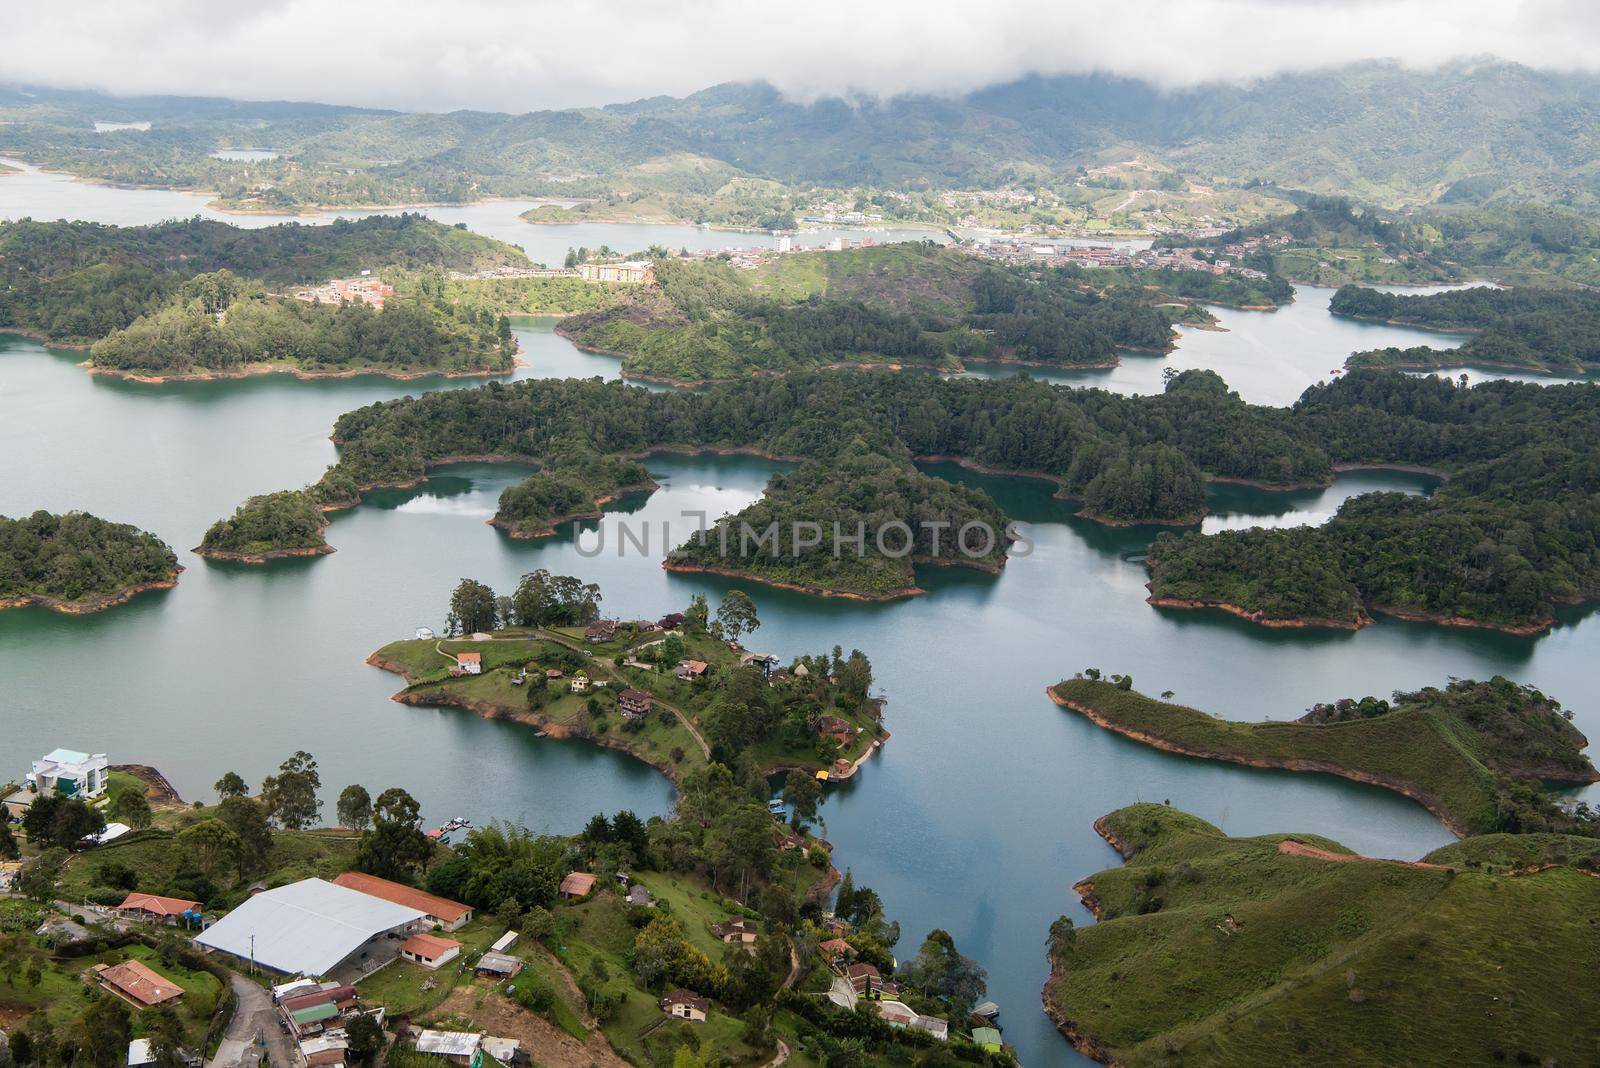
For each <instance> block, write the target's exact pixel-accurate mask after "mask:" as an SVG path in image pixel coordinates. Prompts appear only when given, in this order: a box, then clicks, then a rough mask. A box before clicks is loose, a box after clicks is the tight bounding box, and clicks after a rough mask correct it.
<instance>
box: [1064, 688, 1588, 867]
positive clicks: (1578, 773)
mask: <svg viewBox="0 0 1600 1068" xmlns="http://www.w3.org/2000/svg"><path fill="white" fill-rule="evenodd" d="M1085 674H1089V675H1092V676H1093V677H1088V678H1086V677H1083V675H1080V676H1078V677H1076V678H1071V679H1067V680H1065V681H1063V682H1059V683H1057V684H1056V685H1055V686H1052V687H1051V688H1050V691H1049V693H1050V699H1051V700H1053V701H1055V702H1056V704H1058V705H1061V706H1062V707H1063V708H1069V709H1072V710H1073V711H1075V712H1079V713H1081V714H1082V715H1084V716H1086V717H1088V718H1089V719H1090V720H1092V721H1093V722H1094V723H1096V724H1098V725H1099V726H1101V727H1104V728H1106V729H1107V730H1109V731H1113V732H1115V733H1117V734H1121V735H1123V736H1124V737H1126V738H1131V739H1133V740H1134V741H1137V742H1143V743H1144V744H1146V745H1151V746H1154V747H1155V748H1157V749H1163V750H1166V751H1168V752H1173V753H1183V754H1185V755H1187V756H1194V757H1202V758H1205V759H1208V760H1223V761H1227V762H1229V763H1233V764H1245V765H1249V766H1251V767H1258V768H1284V769H1287V770H1290V771H1316V772H1325V773H1327V774H1330V775H1338V776H1340V777H1342V778H1346V779H1353V780H1355V781H1357V782H1364V783H1371V784H1374V785H1377V786H1382V787H1385V788H1386V789H1390V790H1394V791H1395V792H1397V793H1400V794H1404V795H1405V796H1406V797H1409V798H1411V799H1412V800H1414V801H1416V802H1417V803H1419V804H1421V805H1423V806H1425V807H1426V808H1427V809H1428V810H1429V811H1430V812H1432V813H1433V814H1434V815H1436V816H1438V817H1439V819H1440V820H1441V821H1442V822H1443V823H1444V824H1445V826H1447V827H1449V828H1450V829H1451V830H1452V831H1454V832H1455V833H1456V834H1457V835H1467V834H1488V833H1490V832H1495V831H1505V832H1519V833H1520V832H1531V831H1541V832H1543V831H1552V832H1560V833H1577V834H1591V835H1595V836H1600V820H1593V819H1589V818H1587V817H1586V816H1584V817H1578V816H1574V815H1572V814H1571V813H1568V812H1566V811H1565V810H1564V809H1562V808H1561V807H1560V806H1558V805H1557V804H1555V803H1554V802H1553V801H1552V800H1551V799H1550V797H1549V796H1548V795H1547V794H1546V793H1545V792H1544V790H1543V788H1542V784H1543V783H1544V782H1566V783H1590V782H1596V781H1600V772H1596V771H1595V768H1594V765H1593V764H1592V763H1590V761H1589V758H1588V757H1587V756H1585V755H1584V753H1583V749H1584V747H1585V746H1587V745H1588V739H1586V738H1585V737H1584V736H1583V734H1582V733H1580V732H1579V731H1578V729H1577V728H1576V727H1574V726H1573V725H1572V722H1571V719H1570V716H1571V713H1568V712H1565V711H1564V710H1563V709H1562V707H1561V705H1560V704H1558V703H1557V702H1556V701H1555V700H1553V699H1552V698H1550V697H1547V696H1546V695H1544V694H1542V693H1540V692H1539V691H1537V690H1535V689H1533V688H1531V687H1527V686H1519V685H1517V684H1516V683H1513V682H1511V681H1509V680H1507V679H1504V678H1500V677H1498V676H1497V677H1495V678H1493V679H1490V680H1489V681H1487V682H1471V681H1463V680H1451V681H1450V683H1449V684H1448V685H1446V686H1445V687H1443V688H1442V689H1441V688H1435V687H1428V688H1426V689H1423V690H1418V691H1416V692H1414V693H1396V694H1394V696H1393V701H1392V702H1391V701H1387V700H1381V699H1376V698H1371V697H1368V698H1364V699H1362V700H1359V701H1357V700H1352V699H1343V700H1339V701H1335V702H1332V703H1330V704H1322V705H1317V706H1315V707H1313V708H1312V709H1311V710H1310V711H1309V712H1307V713H1306V714H1305V715H1304V716H1302V717H1300V718H1299V719H1297V720H1293V721H1279V720H1268V721H1265V722H1261V723H1238V722H1232V721H1229V720H1223V719H1217V718H1216V717H1214V716H1210V715H1207V714H1206V713H1204V712H1201V711H1200V710H1198V709H1194V708H1188V707H1186V706H1184V705H1177V704H1172V703H1170V702H1168V701H1158V700H1156V699H1155V698H1152V697H1146V696H1145V695H1143V694H1141V693H1138V692H1136V691H1134V690H1133V689H1132V686H1131V680H1130V679H1127V678H1125V677H1122V676H1112V677H1111V678H1109V679H1102V678H1100V677H1099V672H1098V671H1093V672H1088V673H1085Z"/></svg>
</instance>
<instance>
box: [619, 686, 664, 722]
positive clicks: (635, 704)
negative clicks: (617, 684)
mask: <svg viewBox="0 0 1600 1068" xmlns="http://www.w3.org/2000/svg"><path fill="white" fill-rule="evenodd" d="M655 703H656V700H655V698H654V697H652V696H651V695H650V694H649V693H647V692H646V691H644V690H635V689H631V688H630V689H626V690H623V691H622V692H621V693H619V694H617V707H618V708H619V709H621V710H622V718H623V719H644V718H645V717H646V716H648V715H649V714H650V711H651V709H653V708H654V707H655Z"/></svg>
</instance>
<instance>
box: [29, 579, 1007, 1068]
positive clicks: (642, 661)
mask: <svg viewBox="0 0 1600 1068" xmlns="http://www.w3.org/2000/svg"><path fill="white" fill-rule="evenodd" d="M736 607H737V606H736ZM751 611H752V614H751V617H750V618H748V619H744V620H743V623H742V625H740V624H733V629H734V630H735V631H736V632H739V633H741V634H743V633H747V632H748V630H750V629H754V627H756V626H759V622H758V621H756V620H754V617H753V606H752V610H751ZM586 614H587V615H590V616H593V618H588V619H586V620H585V619H579V620H576V621H574V622H572V623H570V624H569V625H551V626H548V627H531V628H520V629H517V630H501V631H496V632H474V633H469V634H462V635H459V636H455V637H452V636H449V635H447V636H444V637H437V636H435V635H434V634H433V632H432V630H431V628H426V627H424V628H419V629H418V634H417V636H416V637H414V638H412V639H408V640H406V641H403V642H398V643H394V644H393V645H391V646H386V647H385V649H384V650H380V653H379V654H375V660H380V659H381V660H382V661H384V662H385V665H384V666H387V667H390V668H391V670H394V669H398V668H399V667H400V665H405V666H406V670H408V671H413V672H415V673H416V677H415V679H414V680H413V681H412V683H411V686H409V687H408V689H407V691H404V693H413V692H418V689H417V688H418V687H419V686H420V687H422V688H423V689H422V690H421V691H420V692H422V693H423V694H424V695H426V699H428V700H430V701H437V702H438V703H450V701H451V700H452V699H457V700H460V702H461V703H463V704H467V703H469V701H470V702H476V701H478V700H484V699H489V700H515V699H521V700H522V701H523V702H524V705H525V706H526V705H537V706H538V708H539V711H540V717H541V722H544V723H546V724H547V727H546V730H547V731H548V732H549V733H551V734H556V733H558V730H557V728H562V727H564V728H566V732H567V733H566V736H568V737H574V736H579V735H580V734H581V733H582V732H587V736H588V737H590V738H592V739H596V740H601V739H604V738H605V736H606V735H607V734H608V733H609V732H610V730H611V728H610V727H608V726H607V725H606V720H607V719H608V718H609V717H611V716H612V715H613V714H615V719H616V721H617V723H618V726H617V728H616V730H617V733H618V734H620V735H624V736H627V735H632V736H633V737H634V738H636V739H639V741H638V745H639V747H640V755H644V756H646V757H647V758H648V759H652V760H655V759H657V758H658V757H660V756H661V755H662V754H663V752H664V751H666V752H676V751H677V750H676V749H674V748H672V747H669V746H668V745H667V743H668V742H671V741H676V742H677V743H679V748H681V749H682V750H683V752H682V753H681V754H679V755H678V758H677V760H674V758H673V756H671V755H666V756H665V758H664V759H665V762H667V763H668V764H669V765H672V766H671V767H670V770H669V774H670V775H671V776H672V777H673V779H674V781H675V782H676V783H677V784H678V787H679V791H680V801H679V806H678V815H677V816H676V817H675V818H672V819H667V820H663V819H659V818H652V819H651V820H649V821H648V822H646V821H641V820H639V819H638V818H637V817H635V816H634V815H633V814H632V813H629V812H619V813H616V814H614V815H612V816H609V817H608V816H605V815H596V816H595V817H594V818H593V819H591V820H590V821H589V824H588V825H587V826H586V827H585V828H584V830H583V831H582V832H581V833H580V834H578V835H575V836H572V837H547V836H536V835H533V834H530V833H529V832H527V831H525V830H523V829H521V828H518V827H512V826H509V825H504V824H501V823H498V822H493V821H491V822H490V823H488V824H486V825H484V826H475V825H474V824H473V823H472V821H470V820H467V819H465V818H459V817H458V818H455V819H452V820H450V821H449V822H448V823H446V824H443V825H441V826H439V827H436V828H433V829H425V828H424V826H423V822H422V818H421V812H420V809H419V807H418V806H417V804H416V802H415V801H414V800H413V799H412V798H411V797H410V795H409V794H407V793H406V791H405V790H404V789H402V788H398V787H391V788H389V789H386V790H384V791H382V792H381V793H379V794H378V795H377V796H376V798H374V797H373V796H372V795H371V794H369V793H368V792H367V791H366V790H365V789H364V788H363V787H361V786H356V785H352V786H350V787H347V788H345V789H344V791H343V792H342V793H340V794H339V795H338V804H337V806H336V813H335V814H336V817H337V820H336V825H325V824H330V823H334V822H335V821H328V820H324V819H323V818H322V817H321V800H320V797H319V793H320V790H321V787H322V778H321V773H320V771H319V769H318V767H317V764H316V761H315V759H314V758H313V757H312V756H311V755H310V754H308V753H297V754H294V755H293V756H291V757H290V758H289V759H288V760H285V761H284V762H283V764H282V766H281V767H280V769H279V771H278V773H277V774H275V775H272V776H268V777H267V778H266V779H265V780H263V782H262V783H261V784H260V786H259V789H256V790H252V789H251V788H250V787H249V786H248V785H247V784H245V783H244V781H243V780H242V779H241V778H240V777H239V776H237V775H233V774H232V773H228V774H225V775H223V777H222V778H221V779H219V780H218V782H217V783H216V784H215V786H214V791H215V793H216V794H217V800H216V801H215V802H199V801H197V802H194V803H192V804H186V803H184V802H183V801H182V800H181V799H180V798H178V796H177V794H176V792H175V791H173V790H172V789H171V787H170V785H168V784H166V782H165V780H164V779H163V778H162V777H161V776H160V775H159V772H156V771H155V770H154V769H151V768H146V767H142V766H135V765H117V764H112V763H111V762H110V758H109V756H108V755H107V754H88V753H82V752H77V751H73V750H66V749H58V750H56V751H54V752H52V753H50V754H48V755H46V756H44V757H42V758H40V759H39V760H36V761H34V762H33V763H32V764H31V766H30V768H29V771H28V773H27V774H26V775H25V776H23V777H22V781H21V782H19V783H18V784H17V785H16V786H15V787H14V788H8V789H7V790H6V791H5V803H6V817H7V818H6V820H5V821H4V823H3V824H0V826H3V827H4V831H3V832H0V855H3V856H5V857H6V858H7V859H6V860H5V861H4V867H0V879H3V881H0V932H3V933H0V1033H5V1034H7V1035H8V1036H9V1043H10V1046H9V1048H10V1052H11V1055H12V1057H13V1059H14V1060H15V1061H16V1063H18V1064H30V1063H34V1061H35V1060H37V1059H38V1058H39V1056H40V1053H41V1051H43V1050H44V1049H46V1048H50V1049H53V1050H56V1051H60V1050H62V1049H66V1048H71V1047H73V1046H76V1047H77V1048H78V1049H80V1050H81V1051H82V1055H83V1056H85V1057H87V1058H89V1060H90V1062H91V1063H95V1064H107V1065H120V1064H129V1065H143V1064H159V1065H162V1066H167V1065H178V1064H182V1065H194V1066H199V1065H202V1064H205V1065H219V1066H232V1065H238V1064H250V1065H255V1064H258V1063H262V1062H270V1063H272V1064H274V1065H304V1066H307V1068H322V1066H331V1065H343V1064H352V1065H356V1064H380V1063H387V1064H391V1065H396V1066H400V1068H427V1066H435V1065H436V1066H439V1068H443V1066H444V1065H447V1064H458V1065H471V1066H475V1068H490V1066H493V1065H497V1064H499V1065H575V1066H580V1065H588V1064H622V1063H632V1064H639V1065H673V1066H674V1068H680V1066H685V1065H739V1066H750V1068H754V1066H757V1065H768V1064H771V1065H777V1064H782V1063H785V1062H788V1063H793V1064H801V1065H817V1066H823V1065H835V1064H839V1065H843V1064H849V1063H853V1060H852V1058H853V1056H854V1054H853V1052H852V1051H859V1050H864V1049H871V1050H873V1051H875V1052H889V1051H893V1050H899V1051H901V1052H900V1053H898V1054H896V1056H898V1057H900V1058H901V1062H902V1063H907V1064H917V1063H930V1064H931V1063H940V1064H945V1063H969V1064H978V1065H983V1064H1008V1063H1012V1060H1011V1055H1010V1053H1009V1052H1008V1051H1007V1049H1006V1047H1005V1046H1004V1043H1003V1040H1002V1039H1001V1037H1000V1032H999V1031H998V1029H997V1028H996V1026H995V1016H996V1015H997V1014H998V1011H999V1010H998V1008H997V1007H996V1006H994V1005H993V1004H992V1003H984V1002H983V999H982V995H983V992H984V991H983V978H982V969H981V968H978V967H977V966H976V965H975V964H973V963H972V962H971V961H970V960H969V959H968V958H965V957H963V956H961V955H960V954H959V952H957V951H956V950H955V948H954V945H953V943H951V942H949V936H948V935H945V934H943V932H939V931H935V932H933V933H932V934H931V935H930V936H929V940H928V941H927V942H925V943H924V944H923V945H922V948H921V951H920V952H917V953H915V954H914V956H913V955H912V952H911V951H906V950H902V951H901V954H902V956H905V957H906V958H907V959H905V960H903V961H900V962H899V963H898V964H897V959H896V956H895V955H894V953H893V952H892V949H893V946H894V945H895V942H896V940H897V939H898V937H899V931H898V927H897V925H894V924H892V923H890V922H888V921H887V920H886V918H885V916H884V907H883V903H882V902H881V901H880V900H879V898H878V897H877V895H876V894H875V893H873V892H872V891H871V890H870V889H867V888H864V887H863V888H857V887H855V886H854V885H853V883H852V881H851V878H850V875H849V873H848V872H846V873H844V874H843V875H842V876H841V874H840V872H839V871H838V870H837V869H836V868H835V867H834V865H833V863H832V847H831V845H830V844H829V843H828V842H827V841H826V840H825V839H823V838H821V837H820V836H819V835H818V833H817V830H818V829H819V825H818V822H817V820H818V806H819V804H820V802H821V800H822V793H821V789H822V787H823V786H825V785H826V784H827V783H828V782H830V781H831V780H832V779H833V778H835V777H839V778H847V777H849V776H850V775H852V774H854V773H855V772H856V768H857V767H858V766H859V762H860V760H861V759H862V758H863V757H864V756H865V755H867V754H870V753H871V752H872V751H874V750H875V748H876V747H877V745H879V744H881V737H886V735H880V732H881V726H880V725H879V724H878V717H879V715H880V714H881V712H880V710H879V706H878V703H877V702H876V701H869V700H858V699H854V698H850V697H849V696H848V694H847V693H846V691H844V690H840V689H839V687H840V686H841V685H845V686H849V685H853V684H852V683H850V682H849V681H848V679H849V677H851V673H852V672H855V671H856V670H857V668H856V666H854V663H853V662H851V663H850V664H849V665H846V664H845V662H843V661H837V662H835V659H834V658H832V657H800V658H796V659H795V660H794V661H792V662H791V663H790V664H789V665H788V666H787V667H780V666H778V664H779V660H778V658H777V657H775V656H771V655H768V654H763V653H753V652H750V651H748V650H746V649H744V648H743V646H742V645H741V644H740V642H739V641H738V640H737V638H730V637H729V636H728V631H727V629H726V628H725V627H724V626H723V622H724V621H727V622H730V623H731V622H732V621H733V620H734V619H735V617H736V616H738V615H739V613H738V612H737V611H736V612H734V613H733V614H729V613H719V614H720V615H721V616H722V617H723V618H722V620H713V619H712V618H711V617H710V613H709V608H708V606H706V605H704V603H703V602H697V603H696V604H691V605H690V606H689V608H688V609H687V610H686V611H685V612H681V613H669V614H668V615H667V616H665V617H662V618H660V619H656V620H628V621H622V620H615V619H602V618H599V617H598V615H597V614H595V613H593V612H589V613H586ZM470 622H472V621H469V620H463V619H460V618H457V617H456V616H455V615H454V614H453V615H452V626H450V627H448V628H446V629H447V630H460V629H461V624H463V623H470ZM857 655H859V654H857ZM835 657H837V654H835ZM863 660H864V658H863ZM868 671H870V669H868ZM868 678H869V679H870V674H869V675H868ZM736 679H744V680H746V681H745V682H736V681H735V680H736ZM749 682H755V683H757V684H758V685H760V686H761V687H763V688H765V689H766V690H768V691H769V692H771V693H772V694H773V695H774V699H775V700H778V701H779V704H778V705H777V706H776V707H780V708H781V707H785V706H786V705H787V706H789V707H790V708H791V712H790V714H793V715H799V714H800V713H799V711H798V710H799V709H800V708H802V707H803V708H806V709H811V711H808V712H806V713H805V714H804V716H803V718H801V719H800V720H798V722H799V723H800V724H803V725H804V726H803V729H804V731H805V732H807V733H808V735H809V737H810V741H808V742H806V743H804V744H791V743H790V742H786V741H776V740H774V741H771V742H768V743H755V744H751V743H750V742H749V741H746V742H744V743H736V741H735V740H734V739H733V738H732V737H731V736H729V734H728V733H727V731H726V728H724V727H719V726H718V724H717V722H716V720H717V718H718V717H719V716H720V715H721V714H722V713H721V712H720V710H719V707H720V699H719V698H717V697H714V696H713V695H715V694H725V693H726V692H727V690H728V687H729V686H730V685H733V686H742V685H746V684H747V683H749ZM452 688H453V689H454V690H456V691H460V692H457V693H454V694H453V695H452V694H451V693H450V691H451V690H452ZM534 694H538V695H540V696H539V697H537V698H535V699H532V700H530V698H532V695H534ZM511 695H515V697H512V696H511ZM819 699H820V700H821V701H824V702H826V703H825V704H821V705H819V706H818V707H822V708H827V709H829V711H826V712H818V711H816V710H815V708H813V707H812V706H813V703H815V702H818V701H819ZM669 721H670V722H669ZM656 735H659V736H660V737H659V738H658V737H656ZM708 735H709V738H708ZM711 739H714V741H713V740H711ZM697 743H699V744H697ZM737 744H743V745H745V746H747V748H744V749H742V750H737V751H736V749H735V746H736V745H737ZM690 750H692V751H693V756H692V757H691V756H690V755H689V751H690ZM752 756H757V757H759V758H760V759H761V760H763V761H765V762H766V770H767V771H769V772H772V771H782V770H783V769H784V767H785V766H786V767H787V774H786V776H785V777H784V778H783V780H782V786H781V788H780V789H778V790H777V791H776V793H774V791H773V789H772V787H771V786H769V785H768V784H767V781H766V779H765V777H764V775H763V770H762V768H761V767H758V766H757V765H756V764H753V763H752V762H751V759H750V758H751V757H752ZM664 770H667V769H664ZM841 880H842V881H841ZM835 892H836V903H835V905H834V907H833V908H832V909H831V910H829V909H826V908H825V907H824V904H823V903H824V902H825V901H826V900H827V897H828V895H830V894H834V893H835ZM74 989H76V990H79V991H81V992H82V993H81V996H77V997H66V996H63V995H64V994H66V993H67V992H70V991H72V990H74ZM79 1026H81V1027H86V1028H88V1029H89V1032H90V1033H89V1035H88V1037H84V1033H83V1032H82V1031H78V1030H75V1028H76V1027H79ZM935 1054H937V1056H935ZM51 1055H52V1056H55V1055H57V1054H56V1053H52V1054H51ZM952 1057H953V1058H954V1059H953V1060H951V1059H950V1058H952ZM930 1058H932V1059H930Z"/></svg>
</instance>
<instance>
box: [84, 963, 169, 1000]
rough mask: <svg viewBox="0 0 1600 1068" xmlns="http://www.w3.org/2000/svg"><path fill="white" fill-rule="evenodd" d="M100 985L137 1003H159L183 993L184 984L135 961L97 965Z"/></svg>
mask: <svg viewBox="0 0 1600 1068" xmlns="http://www.w3.org/2000/svg"><path fill="white" fill-rule="evenodd" d="M94 970H95V974H96V975H97V976H98V977H99V979H100V983H101V985H103V986H105V987H106V988H108V989H109V990H111V991H113V992H114V993H116V994H119V995H121V996H122V997H123V998H125V999H126V1000H128V1001H131V1002H133V1003H134V1004H135V1005H140V1006H146V1007H148V1006H152V1005H160V1004H162V1003H164V1002H168V1001H171V1000H173V999H174V998H177V997H181V996H183V987H181V986H179V985H177V984H176V983H174V982H172V981H171V980H169V979H167V978H166V977H165V976H163V975H159V974H157V973H156V972H153V971H151V970H150V969H149V968H146V967H145V966H144V965H143V964H140V963H139V962H138V961H136V960H125V961H123V962H122V963H121V964H115V965H105V964H97V965H95V969H94Z"/></svg>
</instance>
